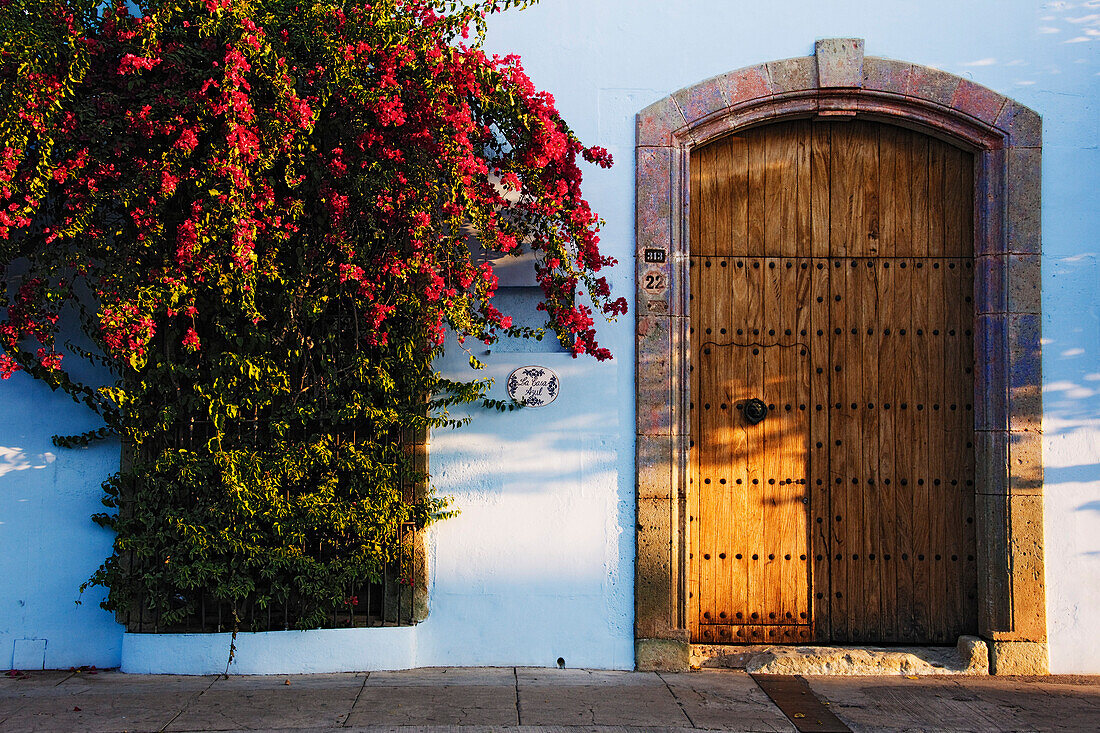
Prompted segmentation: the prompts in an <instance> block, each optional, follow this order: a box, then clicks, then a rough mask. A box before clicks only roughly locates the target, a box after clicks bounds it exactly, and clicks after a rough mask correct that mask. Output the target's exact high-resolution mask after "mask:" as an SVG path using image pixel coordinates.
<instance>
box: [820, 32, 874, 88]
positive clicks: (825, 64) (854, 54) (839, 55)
mask: <svg viewBox="0 0 1100 733" xmlns="http://www.w3.org/2000/svg"><path fill="white" fill-rule="evenodd" d="M814 55H815V56H816V57H817V75H818V79H819V84H820V86H821V88H822V89H830V88H835V87H855V88H858V87H861V86H862V85H863V39H862V38H822V39H820V40H818V41H817V42H816V43H815V44H814Z"/></svg>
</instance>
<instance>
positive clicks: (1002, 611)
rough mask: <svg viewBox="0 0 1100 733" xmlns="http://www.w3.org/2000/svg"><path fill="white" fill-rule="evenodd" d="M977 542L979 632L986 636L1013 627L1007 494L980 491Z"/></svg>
mask: <svg viewBox="0 0 1100 733" xmlns="http://www.w3.org/2000/svg"><path fill="white" fill-rule="evenodd" d="M974 508H975V512H976V513H977V516H976V517H975V519H976V523H977V526H976V528H975V529H976V532H975V534H976V536H977V545H978V567H979V568H982V572H980V573H978V631H979V632H980V633H981V635H982V636H983V637H985V638H987V639H989V638H993V637H994V635H996V634H998V633H1003V632H1005V631H1007V630H1009V629H1011V628H1012V592H1011V589H1012V577H1011V570H1010V568H1011V564H1010V562H1009V548H1008V542H1009V539H1008V538H1009V531H1008V527H1009V524H1008V497H1007V496H1005V495H994V494H978V495H977V496H976V497H975V501H974Z"/></svg>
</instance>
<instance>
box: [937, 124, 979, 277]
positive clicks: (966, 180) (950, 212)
mask: <svg viewBox="0 0 1100 733" xmlns="http://www.w3.org/2000/svg"><path fill="white" fill-rule="evenodd" d="M944 196H945V199H946V200H945V203H944V256H945V257H961V258H966V257H973V256H974V156H973V155H972V154H970V153H968V152H966V151H964V150H960V149H958V148H956V147H953V146H950V145H948V146H946V149H945V151H944Z"/></svg>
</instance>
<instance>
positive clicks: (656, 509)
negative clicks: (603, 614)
mask: <svg viewBox="0 0 1100 733" xmlns="http://www.w3.org/2000/svg"><path fill="white" fill-rule="evenodd" d="M637 531H638V534H637V559H636V560H635V576H634V629H635V637H636V638H639V639H649V638H653V639H664V638H668V637H669V636H670V633H669V632H670V631H671V630H672V626H673V623H672V604H673V587H672V501H671V500H669V499H639V500H638V515H637Z"/></svg>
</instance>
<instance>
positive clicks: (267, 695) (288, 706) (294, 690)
mask: <svg viewBox="0 0 1100 733" xmlns="http://www.w3.org/2000/svg"><path fill="white" fill-rule="evenodd" d="M365 678H366V675H365V674H358V675H356V674H318V675H292V676H281V675H273V676H240V677H236V676H234V677H230V678H229V679H217V680H215V682H214V683H213V684H212V685H211V686H210V687H209V689H207V690H205V691H203V692H202V694H200V695H199V696H198V697H197V698H195V699H194V700H192V701H191V703H190V704H189V705H188V706H187V708H186V709H184V710H183V712H182V713H180V715H179V717H178V718H176V719H175V720H173V721H172V723H171V725H169V726H168V728H167V729H166V730H169V731H188V730H227V729H234V728H244V729H248V728H251V729H268V728H272V727H275V726H282V727H293V726H300V727H304V726H318V725H340V724H342V723H343V722H344V721H345V720H346V719H347V717H348V714H349V713H351V709H352V705H353V704H354V703H355V698H356V696H357V695H358V694H359V691H360V689H362V687H363V682H364V680H365Z"/></svg>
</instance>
